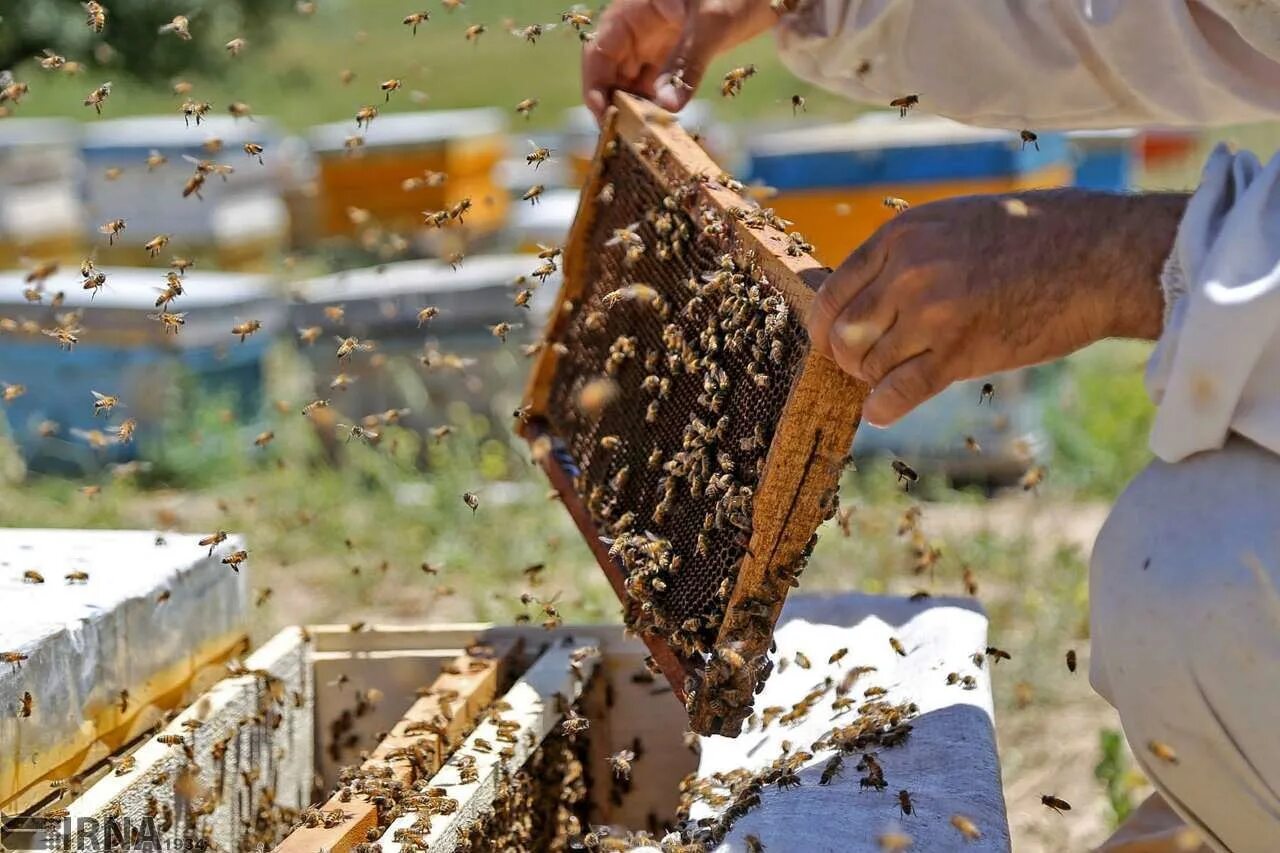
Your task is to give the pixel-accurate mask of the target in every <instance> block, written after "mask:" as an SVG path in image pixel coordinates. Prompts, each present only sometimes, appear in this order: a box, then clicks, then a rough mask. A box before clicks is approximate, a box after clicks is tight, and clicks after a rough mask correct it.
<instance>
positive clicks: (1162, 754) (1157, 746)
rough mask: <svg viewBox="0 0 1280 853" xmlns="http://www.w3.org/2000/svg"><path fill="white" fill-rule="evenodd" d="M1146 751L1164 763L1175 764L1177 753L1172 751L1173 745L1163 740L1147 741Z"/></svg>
mask: <svg viewBox="0 0 1280 853" xmlns="http://www.w3.org/2000/svg"><path fill="white" fill-rule="evenodd" d="M1147 751H1149V752H1150V753H1151V754H1152V755H1154V756H1155V757H1156V758H1158V759H1160V760H1161V761H1163V762H1164V763H1165V764H1177V763H1178V754H1177V753H1176V752H1174V751H1173V747H1171V746H1169V744H1167V743H1164V742H1163V741H1158V740H1149V741H1147Z"/></svg>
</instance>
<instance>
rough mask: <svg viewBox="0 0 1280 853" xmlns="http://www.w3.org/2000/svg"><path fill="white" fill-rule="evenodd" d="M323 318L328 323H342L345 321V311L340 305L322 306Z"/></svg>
mask: <svg viewBox="0 0 1280 853" xmlns="http://www.w3.org/2000/svg"><path fill="white" fill-rule="evenodd" d="M324 318H325V319H326V320H328V321H329V322H330V323H339V324H340V323H342V322H344V321H345V320H346V319H347V309H346V308H344V307H343V306H341V305H326V306H324Z"/></svg>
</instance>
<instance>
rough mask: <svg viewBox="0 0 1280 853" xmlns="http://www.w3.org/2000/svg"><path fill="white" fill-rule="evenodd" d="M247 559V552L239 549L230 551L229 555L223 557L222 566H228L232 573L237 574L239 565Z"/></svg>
mask: <svg viewBox="0 0 1280 853" xmlns="http://www.w3.org/2000/svg"><path fill="white" fill-rule="evenodd" d="M247 559H249V552H248V551H246V550H244V549H243V548H241V549H240V550H239V551H232V552H231V553H230V554H228V555H227V556H225V557H223V558H222V565H224V566H230V567H231V570H232V571H233V572H235V573H236V574H239V573H240V566H241V564H242V563H244V561H245V560H247Z"/></svg>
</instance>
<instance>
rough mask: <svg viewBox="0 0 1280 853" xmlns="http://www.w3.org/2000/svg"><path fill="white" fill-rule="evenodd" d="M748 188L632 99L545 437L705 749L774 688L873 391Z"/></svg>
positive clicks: (542, 372)
mask: <svg viewBox="0 0 1280 853" xmlns="http://www.w3.org/2000/svg"><path fill="white" fill-rule="evenodd" d="M742 190H743V188H742V187H741V185H740V184H738V183H737V182H736V181H733V179H732V178H730V177H729V176H727V175H725V174H724V173H723V172H722V171H721V170H720V169H719V168H718V167H716V166H715V164H714V163H713V162H712V161H711V159H710V158H709V157H708V156H707V155H706V153H705V152H704V151H703V150H702V149H701V148H700V147H699V145H698V144H697V142H696V141H695V140H694V139H693V138H691V137H690V136H689V135H688V134H686V133H685V132H684V131H683V130H681V128H680V127H679V126H678V125H677V124H675V122H674V121H673V120H672V118H671V116H670V115H669V114H668V113H666V112H664V111H662V110H659V109H658V108H656V107H654V106H652V105H650V104H647V103H645V102H642V101H640V100H638V99H635V98H633V97H630V96H627V95H621V94H620V95H618V96H616V101H615V107H614V109H613V110H612V111H611V112H610V115H609V118H608V120H607V123H606V127H605V129H604V132H603V134H602V137H601V143H600V148H599V151H598V154H597V158H596V163H595V166H594V171H593V175H592V178H591V181H590V182H589V184H588V186H587V187H586V189H585V191H584V194H583V200H582V204H581V207H580V208H579V213H578V217H577V220H576V222H575V225H574V231H573V234H572V235H571V239H570V243H569V246H568V248H567V250H566V253H565V284H564V289H563V290H562V293H561V298H560V303H559V305H560V307H559V310H558V311H557V313H556V315H555V316H554V317H553V318H552V320H551V323H550V326H549V329H548V333H547V338H546V341H545V344H544V346H543V348H542V352H541V354H540V358H539V361H538V363H537V365H536V366H535V369H534V374H533V378H532V380H531V383H530V387H529V391H528V395H527V398H526V406H527V409H526V410H525V411H526V419H525V423H524V425H523V431H524V433H525V435H526V437H527V438H528V439H529V440H530V441H531V442H532V444H533V449H534V456H535V458H537V459H538V460H539V461H540V462H541V463H542V464H543V466H544V468H546V470H547V472H548V474H549V476H550V478H551V481H552V483H553V484H554V485H555V487H556V488H557V490H558V491H559V492H560V496H561V497H562V498H563V500H564V501H565V504H566V506H567V507H568V508H569V510H570V513H571V514H572V515H573V517H574V519H575V521H576V522H577V523H578V526H579V528H580V529H581V530H582V532H583V534H584V535H585V536H586V537H587V540H588V542H589V544H590V545H591V546H592V548H593V551H594V552H595V554H596V557H597V559H598V561H599V562H600V564H601V567H602V568H603V569H604V570H605V572H606V574H607V575H608V576H609V578H610V580H611V582H612V584H613V587H614V590H615V592H617V594H618V596H619V598H620V599H621V600H622V601H623V602H624V609H625V612H626V617H627V622H628V625H629V626H630V627H631V628H632V629H633V630H634V631H635V632H636V633H637V634H639V635H640V636H641V637H642V639H644V640H645V642H646V644H647V645H648V646H649V649H650V651H651V653H652V654H653V658H654V662H655V665H656V667H657V668H658V669H660V670H661V671H662V673H663V674H664V675H665V676H666V677H667V679H668V680H669V681H670V682H671V684H672V687H673V689H674V690H675V692H676V694H677V696H679V697H680V698H682V699H683V700H684V702H685V705H686V708H687V710H688V711H689V712H690V716H691V721H692V725H693V728H694V729H695V730H696V731H698V732H700V733H703V734H729V735H732V734H736V733H737V732H738V731H739V729H740V727H741V724H742V722H743V720H744V719H745V718H746V716H747V715H748V714H749V713H750V710H751V704H752V697H753V695H754V693H755V692H756V691H757V689H758V688H759V687H760V685H762V684H763V682H764V680H765V679H766V678H767V677H768V674H769V670H770V667H771V664H770V663H769V658H768V652H769V644H770V639H771V636H772V630H773V625H774V622H775V620H776V619H777V616H778V612H779V610H780V608H781V605H782V602H783V599H784V598H785V596H786V593H787V592H788V591H789V590H790V589H791V588H792V587H794V586H795V585H796V583H797V576H798V575H799V573H800V571H801V569H802V568H803V566H804V561H805V559H806V558H807V556H808V554H809V552H810V551H811V549H812V546H813V538H814V531H815V530H816V528H817V526H818V525H819V524H820V523H821V522H822V521H823V520H824V519H825V518H829V517H831V516H832V515H833V514H834V513H835V512H836V508H837V504H838V501H837V497H836V486H837V483H838V478H839V475H840V472H841V470H842V469H843V467H844V465H845V463H846V461H847V458H848V452H849V447H850V444H851V442H852V438H853V432H854V430H855V428H856V425H857V421H858V413H859V411H860V405H861V401H862V398H863V397H864V395H865V389H864V388H863V387H861V386H860V385H859V384H858V383H856V382H855V381H854V380H852V379H850V378H849V377H848V376H846V375H845V374H843V373H842V372H841V371H840V370H839V369H838V368H837V367H836V366H835V364H834V363H833V362H832V361H831V360H830V359H829V358H827V357H825V356H823V355H820V354H818V353H816V352H813V351H812V350H811V348H810V347H809V342H808V338H807V336H806V334H805V330H804V316H805V313H806V312H807V309H808V304H809V301H810V300H811V298H812V294H813V288H814V286H815V285H816V284H817V283H818V282H820V281H821V280H822V278H823V276H824V275H825V273H826V270H825V269H824V268H823V267H821V266H820V265H819V264H818V263H817V262H816V261H815V260H814V259H813V258H812V257H811V256H810V255H809V251H810V249H811V247H810V246H808V244H806V243H805V241H804V238H803V237H802V236H800V235H799V234H794V233H793V234H787V233H786V232H785V230H784V229H785V228H786V226H787V225H788V224H789V223H786V222H785V221H783V220H781V219H779V218H778V217H777V216H776V215H775V214H774V213H773V212H772V211H770V210H765V209H762V208H761V207H760V206H759V205H757V204H755V203H754V202H751V201H750V200H749V199H747V198H746V197H745V196H744V195H743V193H742Z"/></svg>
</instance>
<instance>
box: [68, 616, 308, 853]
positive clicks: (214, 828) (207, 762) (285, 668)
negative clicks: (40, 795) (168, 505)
mask: <svg viewBox="0 0 1280 853" xmlns="http://www.w3.org/2000/svg"><path fill="white" fill-rule="evenodd" d="M307 657H308V649H307V646H306V642H305V639H304V637H303V635H302V633H301V632H300V631H299V630H298V629H296V628H289V629H286V630H284V631H282V632H281V633H279V634H277V635H276V636H275V637H274V638H272V639H271V640H270V641H269V642H267V643H266V644H265V645H263V646H262V647H261V648H260V649H258V650H257V651H256V652H254V653H253V654H252V655H251V656H250V657H249V658H248V659H246V660H245V661H244V667H245V668H246V669H247V670H249V671H250V674H245V675H237V676H233V677H228V678H224V679H223V680H222V681H219V682H218V683H217V684H216V685H214V687H213V688H212V689H211V690H209V691H208V692H207V693H205V694H204V695H203V696H201V697H200V698H199V699H198V700H196V701H195V703H194V704H192V705H191V706H190V707H188V708H186V709H185V710H183V711H182V712H181V713H180V714H178V715H177V717H175V718H174V720H173V721H172V722H171V723H169V725H167V726H166V727H165V728H164V729H163V731H162V732H161V733H160V737H164V738H178V739H180V741H181V742H180V743H174V744H166V743H163V742H161V740H160V739H158V738H152V739H151V740H150V741H148V742H147V743H145V744H144V745H143V746H142V747H141V748H139V749H138V750H137V751H136V752H135V753H133V755H132V758H133V762H134V764H133V766H132V768H131V769H129V770H128V771H127V772H121V773H120V774H119V775H117V774H115V773H112V774H110V775H108V776H106V777H104V778H103V779H102V780H101V781H99V782H98V783H97V784H95V785H93V786H92V787H90V788H89V789H87V790H86V791H84V793H83V794H82V795H81V796H80V797H79V798H78V799H76V800H74V801H73V802H71V803H70V804H69V805H67V806H66V808H67V810H68V813H69V821H70V824H69V826H71V827H76V826H79V821H81V820H82V819H92V820H95V821H97V822H98V826H99V827H100V829H99V831H104V830H103V829H102V827H104V826H105V825H106V819H107V818H109V817H110V818H112V819H113V820H114V821H116V822H117V824H118V825H120V826H130V827H134V828H137V827H141V826H143V821H144V818H147V817H149V816H150V817H154V819H155V822H156V825H157V827H158V829H159V830H160V837H161V838H162V839H165V840H166V841H167V842H168V843H172V844H182V843H183V839H184V838H187V837H190V838H199V837H204V838H205V839H206V840H208V841H209V842H210V845H211V848H210V849H215V850H225V851H239V850H245V849H250V848H252V847H254V846H256V845H257V844H258V843H259V842H270V841H273V840H274V839H271V838H269V837H263V836H260V835H258V834H256V833H254V832H253V831H252V830H251V829H249V827H251V826H252V825H253V823H254V822H255V817H256V815H257V814H258V810H259V809H260V808H266V807H268V806H269V805H270V804H272V803H274V804H275V805H277V806H281V807H284V808H287V809H298V808H302V807H305V806H306V804H307V800H308V798H309V796H310V791H311V772H312V744H313V742H314V739H313V729H312V722H313V717H312V699H313V683H312V680H311V676H310V667H309V664H308V660H307ZM187 750H190V754H188V753H187ZM189 821H190V822H191V823H192V824H193V827H192V829H191V830H190V831H191V834H190V835H186V834H185V833H186V832H187V831H188V822H189ZM166 824H169V826H168V828H165V826H166ZM271 831H272V830H270V829H267V830H265V832H266V833H267V834H268V835H269V833H270V832H271ZM84 843H85V844H86V849H101V847H102V843H103V839H102V838H95V839H92V840H90V839H85V840H84ZM94 843H96V844H97V845H98V846H97V847H93V846H92V845H93V844H94ZM175 849H179V848H175Z"/></svg>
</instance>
